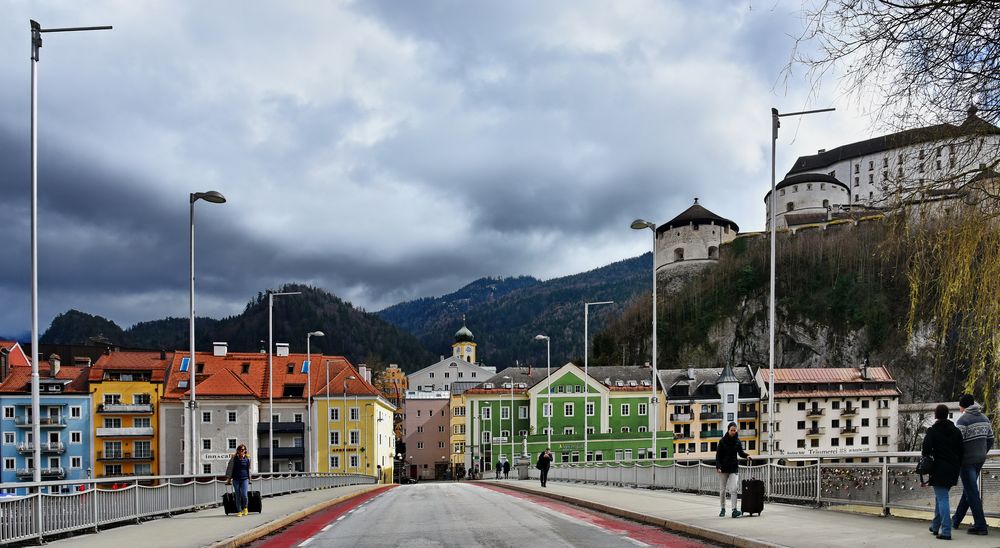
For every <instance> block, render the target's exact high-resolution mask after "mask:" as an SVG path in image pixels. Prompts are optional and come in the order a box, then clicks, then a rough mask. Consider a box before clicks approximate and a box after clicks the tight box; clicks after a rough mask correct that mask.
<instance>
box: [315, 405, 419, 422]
mask: <svg viewBox="0 0 1000 548" xmlns="http://www.w3.org/2000/svg"><path fill="white" fill-rule="evenodd" d="M419 413H420V411H419V410H418V411H417V416H418V417H419V416H420V414H419ZM330 420H332V421H339V420H340V409H338V408H336V407H331V408H330Z"/></svg>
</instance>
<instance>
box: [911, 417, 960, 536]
mask: <svg viewBox="0 0 1000 548" xmlns="http://www.w3.org/2000/svg"><path fill="white" fill-rule="evenodd" d="M934 418H935V419H937V421H936V422H935V423H934V425H933V426H931V427H930V428H928V429H927V435H926V436H924V446H923V450H922V451H921V452H920V454H921V455H922V456H924V457H930V458H932V459H934V468H933V470H931V475H930V479H928V480H927V483H928V484H929V485H931V486H932V487H934V519H933V520H932V521H931V534H933V535H935V536H937V538H939V539H941V540H951V526H952V523H951V511H950V509H949V508H948V491H950V490H951V488H952V487H954V486H955V484H956V483H958V474H959V472H960V471H961V468H962V453H963V451H964V447H963V445H964V443H963V442H962V432H960V431H959V430H958V428H957V427H956V426H955V425H954V424H953V423H952V422H951V421H950V420H948V406H947V405H944V404H941V405H938V406H937V407H936V408H934Z"/></svg>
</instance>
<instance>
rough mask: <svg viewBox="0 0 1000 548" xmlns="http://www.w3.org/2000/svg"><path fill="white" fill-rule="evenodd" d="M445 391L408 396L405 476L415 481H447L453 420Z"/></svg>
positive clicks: (449, 398)
mask: <svg viewBox="0 0 1000 548" xmlns="http://www.w3.org/2000/svg"><path fill="white" fill-rule="evenodd" d="M450 401H451V393H450V392H446V391H434V392H417V391H413V390H411V391H407V393H406V420H405V422H404V425H405V427H404V431H403V441H404V442H405V443H406V456H405V458H406V473H407V474H408V475H409V477H411V478H413V479H421V480H432V479H446V477H447V472H448V471H449V470H448V467H449V462H450V461H449V459H448V456H449V447H448V443H449V437H450V432H449V431H448V429H449V428H450V423H451V417H450V416H449V410H448V404H449V402H450Z"/></svg>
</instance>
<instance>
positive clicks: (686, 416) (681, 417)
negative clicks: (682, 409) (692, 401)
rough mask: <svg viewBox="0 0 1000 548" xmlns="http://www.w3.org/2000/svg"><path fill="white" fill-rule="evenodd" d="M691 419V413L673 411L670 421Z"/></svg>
mask: <svg viewBox="0 0 1000 548" xmlns="http://www.w3.org/2000/svg"><path fill="white" fill-rule="evenodd" d="M690 420H691V413H671V414H670V422H687V421H690Z"/></svg>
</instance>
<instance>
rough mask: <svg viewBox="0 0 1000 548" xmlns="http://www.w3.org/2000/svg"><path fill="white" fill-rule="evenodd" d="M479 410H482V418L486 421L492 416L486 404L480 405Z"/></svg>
mask: <svg viewBox="0 0 1000 548" xmlns="http://www.w3.org/2000/svg"><path fill="white" fill-rule="evenodd" d="M480 411H481V412H482V415H483V420H486V421H488V420H490V418H492V415H493V413H492V409H490V408H489V407H488V406H484V407H482V408H481V409H480Z"/></svg>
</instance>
